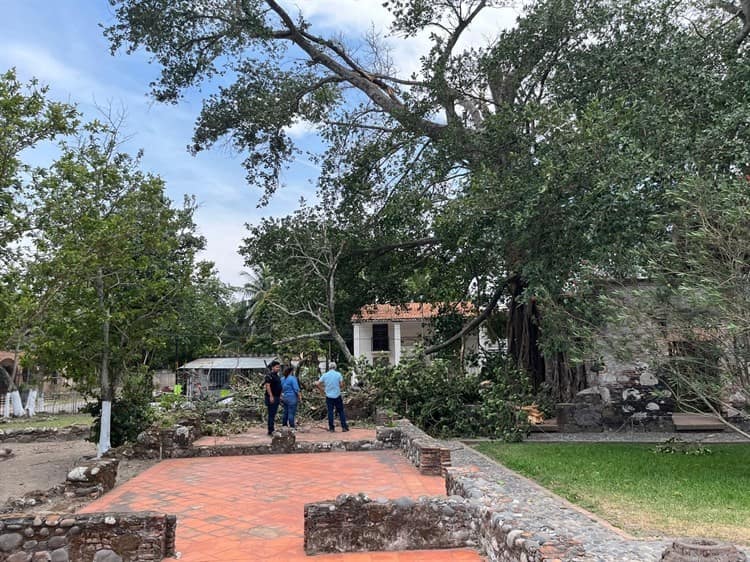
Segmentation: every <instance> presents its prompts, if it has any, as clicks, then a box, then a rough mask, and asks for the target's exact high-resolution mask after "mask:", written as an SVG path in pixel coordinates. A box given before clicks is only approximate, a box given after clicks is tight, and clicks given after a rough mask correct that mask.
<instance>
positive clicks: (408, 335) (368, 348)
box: [353, 318, 480, 365]
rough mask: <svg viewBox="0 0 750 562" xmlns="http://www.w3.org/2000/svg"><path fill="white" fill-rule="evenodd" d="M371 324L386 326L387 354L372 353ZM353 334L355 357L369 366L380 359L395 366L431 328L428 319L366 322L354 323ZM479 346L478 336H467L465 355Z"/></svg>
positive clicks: (422, 339) (475, 350)
mask: <svg viewBox="0 0 750 562" xmlns="http://www.w3.org/2000/svg"><path fill="white" fill-rule="evenodd" d="M373 324H388V339H389V348H390V349H389V350H388V351H387V352H385V351H382V352H381V351H376V352H373V351H372V326H373ZM353 332H354V334H353V336H354V356H355V357H364V358H366V359H367V361H368V363H370V364H372V362H373V360H375V359H378V358H381V357H382V358H386V359H387V360H388V364H389V365H397V364H398V363H399V362H400V361H401V358H403V357H404V355H406V354H408V353H409V352H410V351H412V350H413V349H414V347H415V346H416V345H417V344H419V343H421V342H424V340H425V338H426V337H429V335H430V332H431V328H430V321H429V319H422V318H416V319H408V320H401V321H398V322H392V321H375V322H371V321H368V322H360V323H355V324H354V330H353ZM397 341H398V344H397ZM479 345H480V337H479V336H478V335H476V334H474V335H471V336H468V337H467V338H466V340H465V351H466V353H467V354H469V353H476V352H477V351H478V350H479Z"/></svg>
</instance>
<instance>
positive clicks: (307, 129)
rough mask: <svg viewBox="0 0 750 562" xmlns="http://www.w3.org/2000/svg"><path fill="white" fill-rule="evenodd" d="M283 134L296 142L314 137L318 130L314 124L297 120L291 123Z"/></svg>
mask: <svg viewBox="0 0 750 562" xmlns="http://www.w3.org/2000/svg"><path fill="white" fill-rule="evenodd" d="M284 132H286V134H287V135H289V136H290V137H292V138H293V139H295V140H298V139H301V138H302V137H305V136H307V135H314V134H316V133H317V132H318V130H317V128H316V126H315V124H313V123H310V122H309V121H305V120H304V119H297V120H296V121H295V122H294V123H292V125H291V127H287V128H286V129H284Z"/></svg>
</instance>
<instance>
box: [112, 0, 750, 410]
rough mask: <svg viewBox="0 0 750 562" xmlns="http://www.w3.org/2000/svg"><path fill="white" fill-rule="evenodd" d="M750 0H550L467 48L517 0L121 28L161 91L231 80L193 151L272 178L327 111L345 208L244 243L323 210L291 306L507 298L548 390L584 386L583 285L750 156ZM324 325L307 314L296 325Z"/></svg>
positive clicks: (129, 23) (215, 10)
mask: <svg viewBox="0 0 750 562" xmlns="http://www.w3.org/2000/svg"><path fill="white" fill-rule="evenodd" d="M745 4H746V3H745V2H742V3H741V4H740V6H738V7H736V8H735V12H736V13H739V15H740V17H729V16H728V15H727V14H726V13H725V11H724V10H723V9H722V6H723V5H729V3H716V5H708V4H704V3H701V4H695V3H693V2H681V1H679V0H634V1H632V2H625V3H622V2H612V1H609V0H607V1H602V2H588V1H568V0H543V1H539V2H531V3H526V4H525V5H523V6H518V7H516V10H517V15H518V17H517V20H516V22H515V25H514V26H512V27H507V28H502V27H498V28H497V30H496V32H495V33H494V34H493V35H492V36H491V37H488V38H487V39H488V40H487V42H486V44H483V45H478V46H472V47H462V41H463V39H464V38H465V34H466V32H467V29H469V28H470V27H471V25H472V23H473V22H476V21H479V20H480V19H481V18H483V17H485V15H486V14H487V13H488V12H489V11H490V10H491V9H492V8H495V7H497V3H495V2H484V1H481V2H476V1H473V0H445V1H441V2H435V3H432V4H430V5H429V6H428V5H427V4H426V3H425V2H423V1H422V0H398V1H394V2H387V3H386V4H385V5H386V7H387V8H388V9H389V10H390V12H391V16H392V23H391V29H390V31H389V34H388V37H386V38H384V40H383V41H380V40H375V39H372V40H369V41H368V40H364V41H362V40H359V39H358V38H356V37H351V36H345V37H333V36H328V35H326V34H325V31H324V30H322V29H318V28H317V27H316V25H315V24H314V23H313V21H311V20H310V19H308V18H306V17H305V13H304V11H303V10H300V13H299V14H293V13H290V12H287V11H286V10H285V9H284V8H283V7H282V6H281V5H279V3H278V2H272V1H270V0H267V1H262V0H253V1H250V2H244V3H242V4H241V6H240V7H239V8H238V7H237V6H236V4H235V3H234V2H233V1H231V0H219V1H214V0H170V1H167V0H113V5H114V9H115V16H116V22H115V23H114V24H113V25H112V26H110V27H109V28H108V29H107V30H106V31H105V33H106V35H107V36H108V37H109V39H110V41H111V44H112V48H113V50H116V49H118V48H119V47H123V46H124V47H126V48H127V49H128V50H129V51H134V50H137V49H139V48H145V49H146V50H147V51H148V52H149V53H150V54H151V55H152V57H153V59H154V61H155V62H157V63H159V65H160V66H161V69H162V73H161V76H160V77H159V79H158V80H157V81H156V82H155V83H154V84H153V89H154V95H155V97H156V98H157V99H159V100H162V101H170V102H176V101H177V100H178V99H179V97H180V95H181V92H183V91H184V90H186V89H188V88H191V87H194V86H196V85H199V84H201V83H202V82H203V81H208V80H212V79H215V78H216V77H217V76H219V75H220V76H222V77H223V80H225V81H228V84H227V83H225V82H223V83H222V84H221V87H220V88H219V90H218V92H217V93H216V94H215V95H212V96H210V97H209V98H208V99H207V100H206V103H205V104H204V108H203V111H202V114H201V117H200V119H199V121H198V126H197V128H196V131H195V134H194V144H193V149H194V150H195V151H198V150H204V149H206V148H209V147H211V146H212V145H214V144H215V143H217V142H220V141H222V140H226V141H227V142H229V143H230V144H231V145H232V146H233V147H234V148H236V149H237V150H240V151H244V152H245V153H246V155H247V158H246V160H245V165H246V167H247V169H248V177H249V178H252V179H253V180H254V182H255V183H256V184H258V185H260V186H261V187H263V188H265V193H266V196H269V195H270V194H271V193H273V191H274V190H275V189H276V188H277V186H278V178H279V175H280V173H281V170H282V169H283V166H284V163H285V162H287V161H289V160H290V159H291V158H293V157H294V155H295V147H294V143H293V139H292V138H291V137H290V136H289V134H288V131H289V127H290V125H291V124H293V123H295V122H297V121H298V120H304V121H306V122H309V123H311V124H312V125H314V126H316V127H318V130H319V131H320V136H321V138H322V139H323V140H324V141H325V143H326V148H325V152H324V153H323V154H317V155H316V156H318V157H319V162H320V164H321V175H320V178H319V185H318V188H319V196H320V199H321V201H322V204H321V205H322V208H323V209H324V210H325V214H324V218H325V219H326V221H321V220H315V221H310V220H307V219H308V218H309V217H308V213H307V210H306V209H304V208H303V209H301V210H300V211H299V212H298V213H293V214H290V215H289V216H288V217H286V218H285V219H283V220H280V221H278V223H277V224H274V225H271V224H266V225H265V226H264V227H262V228H261V230H262V231H263V232H257V230H256V231H254V232H252V234H251V242H250V243H249V244H248V251H247V253H246V257H247V259H248V260H249V264H250V265H258V264H260V263H266V261H269V262H270V259H269V260H267V259H266V258H267V256H266V255H262V254H261V253H260V252H255V251H252V249H253V245H254V244H255V243H256V242H257V241H258V240H260V238H261V236H259V235H262V237H263V239H264V240H268V239H269V237H271V236H274V230H275V227H277V226H281V228H279V231H280V232H279V233H278V234H279V239H283V238H284V237H287V240H292V238H291V237H290V236H289V234H290V233H293V232H294V229H299V234H300V237H301V239H302V240H303V241H308V240H309V241H313V240H318V239H317V238H316V236H315V235H318V236H319V235H320V233H321V232H322V229H321V226H322V225H325V227H326V229H327V232H328V233H329V234H330V235H331V236H330V237H329V239H328V241H327V242H332V244H330V245H324V246H323V247H325V248H326V253H325V255H326V256H329V255H336V256H339V258H340V259H337V260H335V262H334V261H331V260H329V259H326V260H325V262H326V263H325V267H324V268H323V269H324V270H325V271H320V272H319V273H321V275H322V277H321V276H317V275H313V274H311V271H312V270H313V268H312V266H311V262H310V260H309V259H307V260H302V261H304V262H305V263H306V264H307V265H306V267H304V268H302V269H300V268H299V267H296V266H298V265H299V263H301V262H300V261H299V260H298V261H297V262H296V264H295V267H291V268H290V270H291V271H290V272H289V274H288V276H289V277H290V278H291V281H290V282H288V283H287V284H286V286H287V287H290V288H291V287H294V288H296V289H299V290H289V291H280V292H279V294H278V295H277V297H276V298H277V300H276V304H278V305H280V306H286V307H287V310H288V311H289V312H291V313H292V314H293V315H294V314H297V313H299V316H296V317H295V318H305V319H306V321H308V322H312V324H313V325H314V326H315V328H316V330H317V331H318V332H329V333H330V335H331V336H332V337H333V338H334V339H337V337H336V335H337V333H338V334H341V333H342V332H343V330H342V328H341V325H339V327H338V329H337V328H336V326H335V323H336V322H344V321H346V320H347V319H348V317H349V315H350V314H351V312H352V311H356V309H357V308H358V307H359V306H361V305H362V304H366V303H368V302H369V303H372V302H404V301H406V300H419V301H423V302H430V301H431V302H457V301H463V300H467V299H468V298H469V297H470V298H471V299H472V300H473V301H474V304H475V305H476V306H477V308H478V309H482V308H483V307H487V308H489V309H492V308H495V306H496V305H497V303H498V302H501V301H503V300H504V301H505V302H506V303H507V305H508V314H507V324H508V329H507V331H506V333H507V340H508V353H509V354H510V356H511V357H512V358H513V359H514V361H515V362H516V365H517V366H519V367H522V368H523V369H524V370H525V371H527V372H529V373H531V374H532V384H533V386H534V388H542V386H543V385H546V388H547V389H548V390H549V391H550V392H551V393H552V394H553V396H554V398H555V399H569V398H571V397H572V396H573V395H575V393H576V392H577V391H578V390H580V387H581V385H583V384H585V382H586V380H585V376H584V375H585V372H584V371H583V370H582V369H581V368H579V367H580V364H579V363H580V360H581V359H585V358H586V357H585V355H586V353H585V352H586V351H587V350H588V349H589V346H588V345H587V343H588V342H586V341H585V340H586V338H588V337H590V336H591V335H592V334H594V333H595V330H594V329H593V328H594V326H593V324H594V323H595V322H596V321H598V320H599V318H600V316H601V315H600V314H597V313H596V312H595V311H590V310H589V309H591V308H593V307H594V303H595V302H596V301H593V300H590V299H586V298H581V299H577V298H570V296H571V295H573V296H575V295H579V296H583V293H585V292H586V291H582V290H580V289H573V290H571V286H572V285H575V286H576V287H582V286H586V285H587V284H588V283H590V282H591V281H592V280H596V279H602V278H605V277H611V278H615V279H621V278H623V277H626V276H633V275H636V274H638V273H639V272H642V271H643V266H644V257H643V251H644V247H645V246H646V245H647V244H648V243H649V242H650V241H652V240H653V239H655V238H659V237H660V236H661V235H662V234H663V232H664V229H665V226H666V225H665V223H664V222H659V221H654V220H652V219H653V218H654V217H655V216H657V215H660V214H663V213H665V212H666V211H667V210H669V209H670V208H671V207H672V205H673V204H674V200H672V199H671V195H670V193H669V190H670V189H671V188H673V187H674V186H675V185H678V184H680V183H681V182H682V181H684V180H685V178H686V176H689V175H691V174H698V175H701V176H702V177H706V178H710V177H724V178H726V177H728V176H733V175H737V174H738V173H744V170H745V169H746V166H747V162H748V161H749V160H748V157H747V154H746V152H747V147H748V146H750V142H749V141H750V129H748V127H746V126H745V122H746V115H747V110H748V107H747V104H748V102H747V100H748V99H750V96H748V84H750V80H748V76H747V73H748V65H747V59H746V57H747V47H746V44H745V40H746V35H747V33H746V29H745V28H746V26H744V25H743V23H742V22H743V21H750V14H746V13H744V12H743V10H745V9H747V7H746V5H745ZM735 16H736V14H735ZM419 34H424V36H426V37H427V40H428V41H429V42H430V46H429V50H428V52H427V53H426V54H425V55H424V56H423V57H422V58H421V59H420V61H419V62H420V66H419V68H418V69H417V71H416V72H414V73H413V75H410V76H405V75H400V74H399V72H398V69H396V68H394V66H395V65H394V63H393V61H391V59H390V57H389V55H388V53H387V49H386V47H385V45H386V42H385V41H386V40H387V41H401V40H404V39H406V38H408V37H412V36H415V35H419ZM313 218H315V219H319V217H313ZM312 222H316V223H317V228H316V229H314V231H313V232H312V235H308V233H309V232H310V231H309V230H307V227H308V225H309V224H310V223H312ZM425 240H430V241H431V242H429V243H426V242H425ZM407 243H413V244H415V246H412V247H411V248H410V249H411V250H413V251H410V252H408V253H406V254H404V253H402V252H401V250H403V249H404V248H405V247H406V244H407ZM375 248H380V250H375V251H374V253H371V252H366V253H364V255H363V254H362V253H359V254H358V253H357V250H358V249H359V250H361V249H368V250H372V249H375ZM303 249H304V245H303ZM417 249H418V250H417ZM331 250H333V252H332V253H331ZM304 253H305V254H307V255H308V257H309V256H310V253H309V251H307V250H305V252H304ZM373 256H376V257H377V258H378V259H377V260H373V259H372V257H373ZM292 261H294V260H292ZM368 261H369V262H374V263H371V264H369V265H368V264H367V263H363V262H368ZM341 263H346V264H347V269H348V270H350V271H351V276H349V277H347V273H346V272H342V269H343V268H341V267H339V264H341ZM273 269H274V272H275V273H276V272H278V274H279V275H283V276H285V277H286V276H287V273H286V272H285V270H284V269H277V268H276V267H274V268H273ZM334 272H335V273H337V274H338V275H335V274H334ZM295 278H296V283H297V284H296V285H295ZM328 279H331V280H332V281H333V287H331V286H330V285H328V284H326V283H325V281H327V280H328ZM304 283H309V286H306V285H304ZM321 283H322V285H321ZM282 285H283V283H282ZM310 293H312V294H314V295H317V296H320V295H322V294H325V295H326V296H327V297H328V302H326V303H321V302H320V301H319V299H317V300H311V298H310ZM334 297H335V298H334ZM300 304H301V305H302V306H300ZM323 304H325V305H326V306H325V307H322V306H321V305H323ZM287 305H288V306H287ZM308 307H309V308H310V309H311V310H307V308H308ZM310 312H312V314H310ZM322 312H325V315H323V314H322ZM315 316H317V317H318V318H315ZM321 320H322V322H321ZM308 328H310V324H307V323H304V325H295V324H294V323H292V324H290V330H289V331H290V332H292V333H291V334H289V335H290V336H293V335H297V334H302V333H303V332H307V330H308ZM321 328H322V329H321ZM307 333H308V335H309V334H311V333H313V334H314V333H316V332H315V331H313V332H307ZM337 343H339V347H340V348H341V351H342V353H343V355H344V356H346V355H347V353H346V351H345V350H344V348H343V346H342V345H341V343H340V342H338V341H337ZM431 351H432V350H431Z"/></svg>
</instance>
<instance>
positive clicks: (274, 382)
mask: <svg viewBox="0 0 750 562" xmlns="http://www.w3.org/2000/svg"><path fill="white" fill-rule="evenodd" d="M280 370H281V364H280V363H279V362H278V361H271V364H270V365H269V366H268V372H267V373H266V376H265V378H264V379H263V386H264V387H265V389H266V393H265V397H264V401H265V403H266V408H268V435H273V430H274V422H275V421H276V413H277V412H278V411H279V402H281V379H280V378H279V371H280Z"/></svg>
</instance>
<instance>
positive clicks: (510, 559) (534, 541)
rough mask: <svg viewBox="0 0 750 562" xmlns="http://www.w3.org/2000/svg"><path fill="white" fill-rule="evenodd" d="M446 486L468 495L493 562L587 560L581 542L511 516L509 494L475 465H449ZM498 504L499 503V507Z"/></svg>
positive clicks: (454, 493) (479, 539)
mask: <svg viewBox="0 0 750 562" xmlns="http://www.w3.org/2000/svg"><path fill="white" fill-rule="evenodd" d="M445 483H446V490H447V493H448V494H449V495H451V496H459V497H463V498H466V499H467V500H468V501H469V503H470V504H471V506H472V507H473V509H474V511H473V513H474V521H473V527H472V530H473V532H474V534H475V535H474V536H475V540H476V541H477V542H478V543H479V545H480V547H481V549H482V550H483V551H484V553H485V555H486V556H487V559H488V560H490V561H492V562H561V561H573V560H583V559H585V558H584V555H585V551H584V549H583V547H582V545H581V543H580V542H579V541H577V540H574V539H571V538H569V537H565V536H560V535H559V534H558V533H556V532H555V530H554V529H547V530H546V531H547V532H546V533H545V532H540V530H538V529H532V528H530V527H529V528H524V526H523V525H522V524H520V525H519V523H518V521H514V520H513V518H510V517H508V515H509V513H508V511H507V510H508V508H509V507H510V506H509V505H508V503H507V502H508V501H509V499H508V498H505V497H503V496H501V495H500V494H498V493H496V490H494V489H493V488H494V486H493V484H492V483H490V482H484V481H483V477H482V474H481V473H479V472H477V471H476V469H474V468H471V469H468V468H449V469H447V471H446V480H445ZM495 506H497V507H495Z"/></svg>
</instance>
